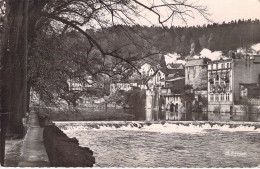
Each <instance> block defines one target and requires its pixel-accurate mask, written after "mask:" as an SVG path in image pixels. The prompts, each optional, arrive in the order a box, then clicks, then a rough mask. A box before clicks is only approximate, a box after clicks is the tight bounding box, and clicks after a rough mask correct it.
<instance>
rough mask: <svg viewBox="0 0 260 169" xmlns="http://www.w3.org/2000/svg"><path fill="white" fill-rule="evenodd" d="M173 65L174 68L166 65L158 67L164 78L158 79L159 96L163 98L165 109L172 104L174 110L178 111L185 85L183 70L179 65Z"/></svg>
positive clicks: (169, 107)
mask: <svg viewBox="0 0 260 169" xmlns="http://www.w3.org/2000/svg"><path fill="white" fill-rule="evenodd" d="M173 67H176V69H169V68H168V66H166V67H163V68H160V69H159V71H160V72H162V74H163V75H164V78H163V79H161V81H160V87H161V97H164V98H165V106H166V109H171V106H172V109H173V110H174V111H175V112H179V108H180V106H181V104H182V103H181V95H182V93H183V90H184V86H185V75H184V73H185V71H184V67H183V66H181V65H178V66H173ZM177 67H178V69H177ZM159 71H158V72H159Z"/></svg>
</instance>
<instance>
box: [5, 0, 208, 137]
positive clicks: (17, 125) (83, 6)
mask: <svg viewBox="0 0 260 169" xmlns="http://www.w3.org/2000/svg"><path fill="white" fill-rule="evenodd" d="M1 2H2V1H1ZM5 5H6V7H5V13H4V15H5V19H4V26H5V33H4V34H5V35H4V38H3V43H2V51H1V52H2V53H1V56H2V57H1V65H2V70H1V78H2V83H3V87H2V90H1V97H2V98H4V99H1V106H2V108H3V111H4V112H11V120H10V122H11V125H10V126H11V128H10V129H11V131H12V132H13V133H16V134H22V124H21V118H22V116H23V114H24V112H25V111H26V109H25V107H27V106H26V103H25V102H23V100H24V98H25V97H26V91H28V89H27V83H26V82H27V80H26V74H27V71H26V66H25V65H26V58H25V57H24V56H26V55H27V46H24V44H25V43H24V42H26V40H27V37H26V32H27V30H28V32H30V36H29V37H28V41H29V46H31V45H34V42H35V39H36V38H37V35H38V34H39V32H40V33H41V34H45V35H46V36H49V37H51V36H53V35H58V34H64V33H66V32H68V31H71V30H76V31H77V32H79V33H81V34H82V35H83V36H84V37H85V38H86V45H87V47H88V53H91V52H93V51H98V53H99V55H100V56H102V57H103V58H106V57H113V58H116V59H117V60H118V61H119V62H121V63H122V62H124V63H127V64H129V65H131V66H132V67H135V66H134V63H133V62H134V61H135V60H136V58H135V57H130V58H125V57H124V56H121V54H122V53H123V52H122V48H124V46H122V45H121V46H120V47H118V48H117V49H115V50H110V49H109V48H107V49H105V48H104V45H107V43H105V44H103V42H99V41H98V38H97V37H95V36H93V34H92V32H91V31H89V29H91V28H94V29H96V27H98V28H99V31H100V32H102V30H103V29H104V28H107V27H109V26H110V27H111V28H113V29H116V28H120V29H121V30H122V33H124V34H126V35H128V32H129V31H130V30H126V29H125V27H124V26H122V25H135V24H137V19H138V18H140V17H142V16H140V11H142V10H146V11H148V12H150V13H151V14H153V15H154V16H156V17H157V18H158V22H159V24H161V25H162V26H163V24H164V23H165V22H167V21H169V20H170V19H171V18H172V17H173V16H174V15H183V14H184V13H186V12H189V11H199V12H200V13H202V14H205V13H206V10H205V8H204V7H201V6H196V5H194V4H189V3H188V2H187V1H185V0H183V1H180V2H175V1H172V2H166V1H160V2H159V3H158V4H157V3H156V4H149V5H148V4H144V3H143V2H142V1H137V0H122V1H117V0H112V1H111V0H109V1H106V0H105V1H103V0H102V1H101V0H90V1H85V0H78V1H72V0H65V1H63V0H53V1H49V0H30V1H29V0H20V1H13V0H6V1H5ZM27 7H28V8H27ZM183 7H186V8H188V9H190V10H187V9H186V8H183ZM27 9H28V10H27ZM166 9H170V11H171V12H170V15H169V16H166V17H163V16H162V15H161V11H163V10H166ZM27 13H28V18H29V19H28V20H29V21H30V22H29V24H28V23H27V15H26V14H27ZM84 28H87V29H86V30H84ZM131 31H133V30H131ZM102 33H103V32H102ZM103 35H104V36H106V34H105V33H104V34H103ZM139 36H140V35H139ZM129 39H131V40H132V42H133V43H132V44H131V45H133V46H134V47H135V48H138V49H141V48H142V46H139V45H138V44H136V43H135V41H134V39H133V37H129ZM124 45H128V44H124ZM30 50H31V48H29V51H28V53H29V55H30V56H31V57H33V56H34V53H32V51H30ZM147 55H148V56H150V55H151V53H148V54H147ZM119 62H117V64H119ZM23 63H24V64H23ZM14 65H15V66H16V67H14ZM32 67H33V66H32ZM28 86H29V85H28ZM49 86H51V85H49ZM46 89H47V90H48V88H46ZM27 95H28V92H27ZM27 100H28V98H27ZM27 104H28V102H27Z"/></svg>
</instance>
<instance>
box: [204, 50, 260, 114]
mask: <svg viewBox="0 0 260 169" xmlns="http://www.w3.org/2000/svg"><path fill="white" fill-rule="evenodd" d="M259 57H260V56H258V55H255V56H250V55H246V54H240V53H235V54H234V53H232V55H230V58H229V59H225V60H216V61H211V62H209V63H208V108H209V111H220V112H232V111H233V107H234V105H239V104H241V103H242V102H241V101H242V100H243V99H245V98H249V97H250V96H251V95H252V94H251V95H248V91H249V90H251V89H252V87H251V88H250V86H255V89H254V90H257V89H256V88H257V86H259V84H260V83H259V82H260V63H259V62H258V60H259ZM251 93H254V92H252V91H251ZM256 97H257V96H256Z"/></svg>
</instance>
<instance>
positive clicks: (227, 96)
mask: <svg viewBox="0 0 260 169" xmlns="http://www.w3.org/2000/svg"><path fill="white" fill-rule="evenodd" d="M226 100H227V101H229V93H227V94H226Z"/></svg>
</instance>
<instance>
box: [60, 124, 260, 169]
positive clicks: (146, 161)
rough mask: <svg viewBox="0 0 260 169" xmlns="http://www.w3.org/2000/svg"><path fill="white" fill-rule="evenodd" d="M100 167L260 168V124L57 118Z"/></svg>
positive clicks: (62, 126) (62, 127) (61, 126)
mask: <svg viewBox="0 0 260 169" xmlns="http://www.w3.org/2000/svg"><path fill="white" fill-rule="evenodd" d="M55 123H56V125H57V126H58V127H60V128H61V129H62V130H63V131H64V132H65V133H66V134H67V135H68V136H69V137H76V138H77V139H78V140H79V143H80V145H81V146H86V147H89V148H90V149H92V150H93V151H94V156H95V157H96V164H95V166H96V167H257V166H259V164H260V141H259V140H260V128H257V127H255V126H258V127H259V125H260V124H258V123H246V124H244V123H238V122H230V123H219V124H218V123H214V124H211V123H210V122H203V123H197V124H193V123H189V122H166V123H165V122H161V123H160V122H152V123H151V122H136V121H135V122H123V121H115V122H106V121H103V122H86V121H81V122H55Z"/></svg>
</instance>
